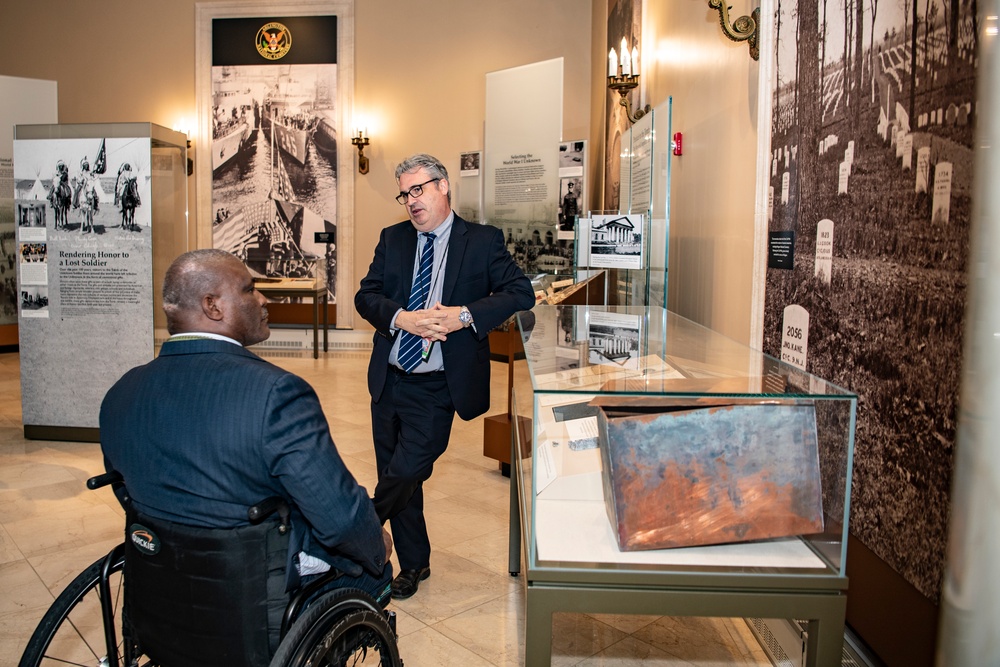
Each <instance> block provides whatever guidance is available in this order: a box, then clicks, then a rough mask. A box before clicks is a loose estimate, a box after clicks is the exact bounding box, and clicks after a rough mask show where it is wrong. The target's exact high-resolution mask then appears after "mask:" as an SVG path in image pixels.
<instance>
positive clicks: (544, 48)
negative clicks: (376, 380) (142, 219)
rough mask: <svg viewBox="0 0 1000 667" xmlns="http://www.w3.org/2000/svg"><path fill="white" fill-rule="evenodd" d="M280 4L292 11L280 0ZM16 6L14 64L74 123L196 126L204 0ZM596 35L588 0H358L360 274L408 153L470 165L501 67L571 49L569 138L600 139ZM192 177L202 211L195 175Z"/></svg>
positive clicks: (275, 7) (394, 216) (8, 13)
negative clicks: (199, 8)
mask: <svg viewBox="0 0 1000 667" xmlns="http://www.w3.org/2000/svg"><path fill="white" fill-rule="evenodd" d="M10 5H13V6H10ZM270 7H271V8H272V9H271V12H272V13H273V14H274V15H280V12H281V9H280V7H281V3H280V2H274V3H272V4H271V5H270ZM3 16H4V22H5V23H6V24H7V25H11V26H19V27H18V29H15V30H10V31H8V36H7V39H5V47H6V51H7V54H8V56H7V57H6V58H5V59H4V60H3V61H2V63H0V74H6V75H10V76H22V77H31V78H41V79H52V80H55V81H57V82H58V85H59V120H60V122H63V123H84V122H105V121H108V122H111V121H119V122H122V121H140V122H145V121H149V122H153V123H157V124H160V125H164V126H166V127H176V126H177V125H178V123H182V122H185V123H187V124H188V126H189V127H195V126H196V122H195V118H196V114H195V71H194V67H195V53H194V48H195V47H194V44H195V2H193V1H191V0H169V1H162V2H156V3H151V2H127V1H125V0H100V1H99V2H98V1H97V0H80V1H77V2H65V0H33V1H31V2H24V1H21V2H16V3H15V2H13V1H11V2H6V3H5V6H4V11H3ZM590 36H591V4H590V2H587V1H586V0H544V1H543V2H539V1H538V0H505V1H504V2H495V3H480V2H469V1H468V0H434V2H422V3H417V2H412V1H409V0H361V1H360V2H357V3H356V5H355V104H354V111H355V113H356V114H358V115H359V116H367V117H368V118H369V119H370V120H369V121H368V127H369V131H370V133H371V135H372V145H371V146H370V147H369V148H368V149H367V150H366V151H365V154H366V155H369V156H370V158H371V166H370V172H369V173H368V174H367V175H365V176H362V175H360V174H357V173H356V172H353V173H352V174H350V177H352V178H354V179H355V219H354V220H353V221H341V224H344V223H348V224H349V223H351V222H353V224H354V225H355V249H354V273H355V276H354V281H353V284H354V285H357V283H358V282H359V281H360V279H361V277H362V276H363V275H364V274H365V272H366V271H367V269H368V264H369V263H370V262H371V257H372V251H373V249H374V247H375V244H376V242H377V241H378V234H379V231H380V230H381V229H382V228H383V227H385V226H387V225H389V224H391V223H394V222H397V221H399V220H400V219H402V218H403V217H404V216H403V210H402V209H401V208H400V207H399V206H398V205H397V204H396V202H394V201H393V200H392V196H393V195H395V194H397V192H398V190H397V187H396V183H395V181H394V179H393V170H394V168H395V165H396V163H397V162H399V161H400V160H401V159H402V158H404V157H406V156H407V155H410V154H412V153H415V152H429V153H433V154H435V155H437V156H438V157H440V158H441V159H442V160H443V161H444V163H445V165H446V166H447V167H448V169H449V170H453V171H455V172H456V173H457V170H458V155H459V153H460V152H462V151H467V150H476V149H481V148H482V147H483V122H484V118H483V114H484V105H485V75H486V73H487V72H491V71H495V70H500V69H505V68H508V67H514V66H518V65H524V64H527V63H532V62H537V61H541V60H548V59H551V58H557V57H562V58H564V64H565V72H564V81H565V98H564V103H563V109H564V113H563V133H564V138H566V139H579V138H589V136H590V135H589V132H590V130H591V117H590V96H591V43H590ZM347 130H348V131H350V128H347ZM345 143H346V142H345ZM347 148H348V149H351V146H350V145H349V144H348V145H347ZM194 157H195V159H196V160H197V159H198V156H197V155H195V156H194ZM189 188H190V191H189V202H190V206H191V211H192V215H193V213H194V202H195V201H196V193H195V192H194V191H193V188H194V179H193V178H191V179H189ZM195 224H199V225H201V224H208V221H195ZM355 326H356V327H359V328H362V327H366V326H367V325H366V324H365V323H364V322H363V321H362V320H360V318H355Z"/></svg>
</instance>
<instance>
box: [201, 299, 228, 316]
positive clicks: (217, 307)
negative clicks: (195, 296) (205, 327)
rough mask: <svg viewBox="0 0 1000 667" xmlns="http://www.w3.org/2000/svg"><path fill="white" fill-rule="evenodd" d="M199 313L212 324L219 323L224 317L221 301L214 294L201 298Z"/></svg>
mask: <svg viewBox="0 0 1000 667" xmlns="http://www.w3.org/2000/svg"><path fill="white" fill-rule="evenodd" d="M201 312H203V313H204V314H205V317H207V318H208V319H210V320H212V321H214V322H221V321H222V319H223V317H224V316H225V313H224V312H223V304H222V303H221V299H220V298H219V296H218V295H216V294H206V295H205V296H203V297H202V298H201Z"/></svg>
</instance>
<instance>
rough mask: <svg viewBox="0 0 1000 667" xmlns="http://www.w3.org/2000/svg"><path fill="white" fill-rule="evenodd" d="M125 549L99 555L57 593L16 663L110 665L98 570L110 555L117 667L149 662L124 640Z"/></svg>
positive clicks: (35, 666) (25, 666) (31, 666)
mask: <svg viewBox="0 0 1000 667" xmlns="http://www.w3.org/2000/svg"><path fill="white" fill-rule="evenodd" d="M124 554H125V552H124V549H122V548H121V546H119V547H118V548H117V549H116V550H114V551H112V552H111V553H110V554H109V555H108V556H105V557H104V558H101V559H99V560H97V561H96V562H95V563H93V564H92V565H91V566H90V567H88V568H87V569H85V570H84V571H83V572H81V573H80V574H78V575H77V577H76V578H75V579H74V580H73V581H71V582H70V584H69V585H68V586H67V587H66V588H65V590H63V592H62V593H60V594H59V597H57V598H56V599H55V601H54V602H53V603H52V606H50V607H49V609H48V611H46V612H45V615H44V616H43V617H42V620H41V621H39V623H38V626H37V627H36V628H35V632H34V633H33V634H32V635H31V639H30V640H28V645H27V646H26V647H25V649H24V653H23V654H22V655H21V662H19V663H18V665H19V667H54V666H55V665H66V664H71V665H93V666H94V667H98V666H99V665H100V666H103V665H108V664H109V663H108V662H107V647H106V641H105V635H104V622H103V620H102V617H101V591H100V588H99V586H100V583H101V572H102V569H103V567H104V562H105V560H106V559H108V558H111V563H110V568H109V570H108V579H109V584H110V587H111V594H112V600H111V604H112V607H111V609H112V613H113V618H114V623H115V628H114V631H115V637H116V639H117V646H118V651H117V653H118V664H119V665H120V666H121V667H139V666H142V667H152V666H153V664H154V663H151V662H148V661H141V660H140V656H139V655H138V651H137V650H136V649H135V647H134V646H133V645H132V644H131V643H130V642H129V643H128V647H127V648H126V642H125V641H124V640H123V634H124V633H123V629H122V626H121V622H122V616H121V609H122V602H123V598H124V595H123V590H122V568H123V567H124V566H125V555H124Z"/></svg>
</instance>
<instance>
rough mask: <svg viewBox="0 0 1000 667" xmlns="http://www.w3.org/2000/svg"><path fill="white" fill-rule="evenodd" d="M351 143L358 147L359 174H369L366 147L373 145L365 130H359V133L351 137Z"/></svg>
mask: <svg viewBox="0 0 1000 667" xmlns="http://www.w3.org/2000/svg"><path fill="white" fill-rule="evenodd" d="M351 143H352V144H354V145H355V146H357V147H358V173H359V174H367V173H368V158H367V157H365V146H367V145H368V144H369V143H371V141H370V139H369V138H368V137H367V136H365V131H364V130H358V133H357V134H355V135H354V136H353V137H351Z"/></svg>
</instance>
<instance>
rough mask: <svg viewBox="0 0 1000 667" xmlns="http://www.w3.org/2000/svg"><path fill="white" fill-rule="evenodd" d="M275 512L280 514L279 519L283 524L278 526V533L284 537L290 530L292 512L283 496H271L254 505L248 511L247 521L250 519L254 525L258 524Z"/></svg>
mask: <svg viewBox="0 0 1000 667" xmlns="http://www.w3.org/2000/svg"><path fill="white" fill-rule="evenodd" d="M275 512H277V513H278V519H279V520H280V522H281V523H280V525H279V526H278V532H280V533H281V534H282V535H284V534H285V532H286V531H287V530H288V518H289V515H290V514H291V510H289V508H288V501H287V500H285V499H284V498H282V497H281V496H271V497H270V498H265V499H264V500H262V501H260V502H259V503H257V504H256V505H252V506H251V507H250V509H248V510H247V519H249V521H250V523H252V524H258V523H260V522H261V521H263V520H264V519H266V518H267V517H269V516H271V515H272V514H274V513H275Z"/></svg>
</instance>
